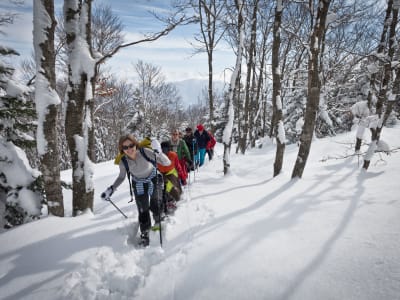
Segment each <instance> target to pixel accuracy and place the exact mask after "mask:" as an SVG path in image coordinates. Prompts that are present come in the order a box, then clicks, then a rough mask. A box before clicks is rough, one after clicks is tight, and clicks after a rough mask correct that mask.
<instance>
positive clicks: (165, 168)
mask: <svg viewBox="0 0 400 300" xmlns="http://www.w3.org/2000/svg"><path fill="white" fill-rule="evenodd" d="M167 156H168V158H169V160H170V161H171V164H170V165H169V166H163V165H161V164H157V168H158V170H159V171H160V172H161V173H163V174H165V173H168V172H169V171H171V170H172V169H174V168H175V169H176V171H177V172H178V176H179V178H182V176H183V174H182V168H181V164H180V162H179V159H178V154H176V152H174V151H169V152H168V153H167Z"/></svg>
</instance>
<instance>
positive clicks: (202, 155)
mask: <svg viewBox="0 0 400 300" xmlns="http://www.w3.org/2000/svg"><path fill="white" fill-rule="evenodd" d="M198 156H199V158H198V159H199V166H200V167H201V166H202V165H203V164H204V159H205V157H206V148H199V152H198Z"/></svg>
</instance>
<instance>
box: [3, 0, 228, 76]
mask: <svg viewBox="0 0 400 300" xmlns="http://www.w3.org/2000/svg"><path fill="white" fill-rule="evenodd" d="M24 2H25V3H24V5H23V6H21V7H18V8H16V6H15V5H11V4H10V3H9V0H2V1H0V11H17V12H18V13H19V17H18V18H17V19H16V21H15V23H14V24H13V25H9V26H8V27H5V28H2V30H3V31H4V33H5V34H6V35H4V36H2V37H1V40H2V43H4V44H5V45H7V46H12V47H14V48H15V50H17V51H18V52H20V54H21V58H27V57H30V54H31V53H32V51H33V46H32V31H33V23H32V5H33V2H32V0H25V1H24ZM98 3H104V4H108V5H111V7H112V10H113V12H114V13H115V14H116V15H118V16H119V17H120V19H121V21H122V23H123V24H124V26H125V29H124V34H125V42H133V41H137V40H138V39H139V38H141V37H142V34H143V33H149V32H159V31H162V29H163V28H164V26H163V25H162V24H160V23H159V22H158V21H156V20H155V19H154V16H152V15H151V14H150V13H149V11H156V12H159V13H162V12H163V11H165V10H166V9H168V3H169V1H165V0H135V1H131V0H113V1H111V0H108V1H107V0H96V1H94V4H95V5H96V4H98ZM62 5H63V1H61V0H56V1H55V7H56V11H62ZM198 31H199V29H198V25H191V26H185V27H183V28H178V29H176V30H174V31H173V32H172V33H171V34H170V35H168V36H166V37H163V38H161V39H160V40H157V41H155V42H153V43H148V44H139V45H137V46H133V47H129V48H126V49H123V50H121V51H120V52H119V53H118V54H116V55H115V56H114V57H113V58H111V59H110V60H109V61H108V63H107V66H108V67H110V68H111V70H112V72H113V73H116V74H117V76H120V77H123V78H127V79H130V78H131V77H132V74H133V73H134V68H133V65H134V64H135V63H136V62H137V61H138V60H143V61H145V62H148V63H151V64H153V65H155V66H159V67H161V70H162V72H163V74H164V75H165V77H166V80H167V81H169V82H174V81H182V80H186V79H205V78H207V74H208V68H207V57H206V55H205V54H197V55H194V56H193V53H194V52H193V47H192V45H191V44H190V42H193V41H194V40H193V36H194V33H195V32H198ZM214 61H215V66H214V67H215V76H216V79H218V80H222V81H223V80H225V81H226V82H229V78H228V79H226V74H227V73H228V74H229V71H226V69H227V68H230V67H232V66H233V65H234V62H235V60H234V57H233V55H232V50H231V49H230V48H229V47H228V46H227V45H225V46H223V45H222V44H221V47H220V48H219V49H217V51H216V52H215V57H214Z"/></svg>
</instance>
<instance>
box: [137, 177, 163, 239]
mask: <svg viewBox="0 0 400 300" xmlns="http://www.w3.org/2000/svg"><path fill="white" fill-rule="evenodd" d="M152 182H153V193H152V194H151V195H149V193H148V190H149V184H148V183H145V184H144V185H143V186H144V194H143V195H138V194H137V190H136V182H134V181H132V185H133V192H134V194H135V200H136V206H137V209H138V219H139V226H140V231H141V232H145V231H148V230H149V229H150V227H151V217H150V211H151V212H152V214H153V218H154V221H155V222H158V221H159V218H160V213H161V212H162V211H163V203H162V194H163V189H164V182H163V178H162V175H161V174H157V176H156V177H154V178H153V179H152Z"/></svg>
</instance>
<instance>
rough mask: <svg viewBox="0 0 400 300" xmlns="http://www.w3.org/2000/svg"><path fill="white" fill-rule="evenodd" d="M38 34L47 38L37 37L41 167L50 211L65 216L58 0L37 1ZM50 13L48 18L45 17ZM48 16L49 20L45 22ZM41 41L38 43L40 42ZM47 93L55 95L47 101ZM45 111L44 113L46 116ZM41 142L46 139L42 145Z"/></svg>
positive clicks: (35, 29)
mask: <svg viewBox="0 0 400 300" xmlns="http://www.w3.org/2000/svg"><path fill="white" fill-rule="evenodd" d="M34 15H35V18H34V20H37V21H39V20H41V22H34V32H35V33H37V34H35V35H34V37H36V38H38V37H39V36H41V37H45V40H43V41H41V42H40V41H36V40H35V41H34V44H35V54H36V64H37V67H36V68H37V71H36V72H37V75H36V92H35V101H36V108H37V112H38V116H39V122H38V123H39V124H38V135H40V136H41V135H43V137H44V141H41V137H39V138H38V153H39V156H40V171H41V172H42V176H43V182H44V190H45V194H46V201H47V205H48V212H49V213H50V214H52V215H54V216H59V217H63V216H64V203H63V195H62V188H61V179H60V164H59V161H60V154H59V149H58V145H57V142H58V132H57V125H58V111H59V106H60V105H59V103H60V101H59V98H58V96H57V93H56V74H55V50H54V32H55V27H56V20H55V16H54V1H53V0H40V3H37V4H36V5H35V9H34ZM42 15H46V16H47V18H43V17H41V16H42ZM44 20H48V22H47V23H44V22H43V21H44ZM37 43H38V44H37ZM47 97H51V98H53V99H51V100H50V101H48V102H47V103H46V101H47ZM43 114H44V116H43ZM41 143H45V144H44V145H41Z"/></svg>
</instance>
